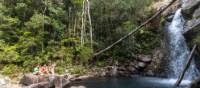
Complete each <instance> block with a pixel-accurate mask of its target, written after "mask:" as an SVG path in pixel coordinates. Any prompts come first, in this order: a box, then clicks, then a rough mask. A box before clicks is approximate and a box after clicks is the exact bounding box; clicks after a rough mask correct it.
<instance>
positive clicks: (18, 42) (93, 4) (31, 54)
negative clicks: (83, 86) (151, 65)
mask: <svg viewBox="0 0 200 88" xmlns="http://www.w3.org/2000/svg"><path fill="white" fill-rule="evenodd" d="M153 2H154V0H144V1H140V0H126V1H121V0H93V1H88V0H1V1H0V12H1V13H0V38H1V40H0V52H1V55H0V62H1V66H0V68H1V70H2V72H3V73H4V74H12V73H13V72H29V71H31V70H32V68H33V67H34V66H35V65H36V64H44V63H48V62H49V61H53V62H55V63H57V68H56V69H57V71H58V72H59V73H62V72H64V70H65V69H67V68H74V67H75V68H79V69H78V70H84V69H85V68H87V67H88V66H97V67H99V66H100V67H101V66H105V65H107V62H108V61H111V60H112V61H113V62H112V63H116V62H118V61H119V62H124V61H127V60H129V59H134V56H135V55H136V54H141V53H146V54H148V53H151V52H150V50H152V49H154V48H155V47H157V46H159V44H160V43H159V41H160V39H159V36H160V34H159V33H160V30H159V29H158V28H156V27H158V26H160V24H156V25H155V24H153V23H152V25H153V26H152V25H151V24H149V25H147V26H146V27H144V28H143V30H141V31H139V32H137V33H136V34H135V35H132V36H131V37H129V38H128V39H126V40H125V41H123V42H122V43H120V44H118V45H117V46H115V47H114V48H112V49H111V50H109V51H108V52H105V53H103V54H101V55H99V56H97V57H93V54H94V53H95V52H98V51H100V50H101V49H104V48H105V47H107V46H108V45H110V44H112V43H113V42H115V41H116V40H118V39H119V38H120V37H122V36H124V35H125V34H127V33H128V32H130V31H131V30H133V29H134V28H135V27H137V26H138V25H139V24H140V23H142V22H143V21H145V20H146V19H147V18H149V16H151V15H152V12H154V9H153V8H152V7H151V4H152V3H153ZM72 70H73V69H72ZM72 72H73V71H72ZM74 72H84V71H74Z"/></svg>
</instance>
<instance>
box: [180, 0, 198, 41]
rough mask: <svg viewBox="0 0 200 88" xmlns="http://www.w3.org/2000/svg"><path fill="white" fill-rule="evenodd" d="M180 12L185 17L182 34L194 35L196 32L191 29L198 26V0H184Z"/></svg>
mask: <svg viewBox="0 0 200 88" xmlns="http://www.w3.org/2000/svg"><path fill="white" fill-rule="evenodd" d="M182 14H183V16H184V17H185V18H186V19H187V20H186V25H185V28H184V31H183V32H184V34H185V35H189V37H190V36H191V35H192V36H194V35H196V33H197V32H196V31H193V30H194V29H195V28H197V27H199V26H200V0H184V2H183V3H182ZM186 37H187V36H186Z"/></svg>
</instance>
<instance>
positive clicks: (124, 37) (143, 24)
mask: <svg viewBox="0 0 200 88" xmlns="http://www.w3.org/2000/svg"><path fill="white" fill-rule="evenodd" d="M175 1H177V0H172V1H171V2H170V3H169V4H168V5H167V6H166V7H164V8H162V9H160V10H159V11H158V12H157V13H155V14H154V15H153V16H152V17H151V18H149V19H148V20H147V21H145V22H144V23H142V24H141V25H140V26H138V27H136V28H135V30H132V31H131V32H129V33H128V34H127V35H125V36H123V37H121V38H120V39H119V40H117V41H116V42H114V43H113V44H111V45H109V46H108V47H107V48H105V49H103V50H101V51H99V52H97V53H95V54H94V56H98V55H99V54H101V53H103V52H105V51H107V50H109V49H111V48H112V47H113V46H115V45H117V44H118V43H120V42H121V41H123V40H124V39H126V38H128V37H129V36H130V35H132V34H133V33H135V32H137V31H138V30H139V29H141V28H142V27H144V26H145V25H146V24H147V23H149V22H150V21H152V20H153V19H154V18H156V17H157V16H159V15H160V14H161V13H162V12H164V11H165V10H166V9H167V8H168V7H170V6H171V5H172V4H173V3H174V2H175Z"/></svg>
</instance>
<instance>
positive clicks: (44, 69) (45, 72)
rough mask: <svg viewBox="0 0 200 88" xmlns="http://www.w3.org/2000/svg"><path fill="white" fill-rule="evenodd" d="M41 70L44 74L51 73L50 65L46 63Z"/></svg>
mask: <svg viewBox="0 0 200 88" xmlns="http://www.w3.org/2000/svg"><path fill="white" fill-rule="evenodd" d="M40 72H41V73H42V75H44V74H49V71H48V67H47V65H46V64H44V65H43V66H42V67H41V68H40Z"/></svg>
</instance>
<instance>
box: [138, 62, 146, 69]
mask: <svg viewBox="0 0 200 88" xmlns="http://www.w3.org/2000/svg"><path fill="white" fill-rule="evenodd" d="M138 66H139V68H145V67H146V66H147V64H146V63H144V62H138Z"/></svg>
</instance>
